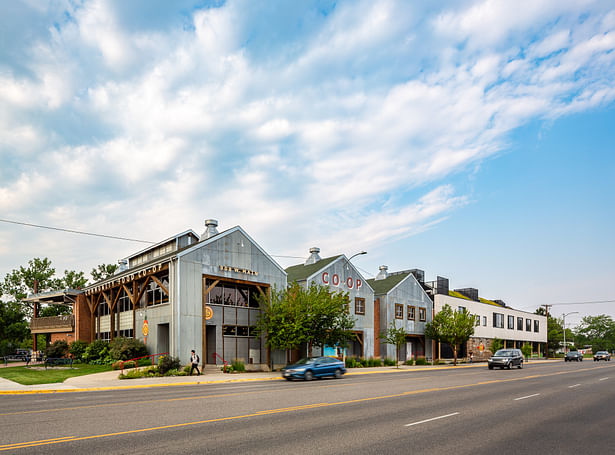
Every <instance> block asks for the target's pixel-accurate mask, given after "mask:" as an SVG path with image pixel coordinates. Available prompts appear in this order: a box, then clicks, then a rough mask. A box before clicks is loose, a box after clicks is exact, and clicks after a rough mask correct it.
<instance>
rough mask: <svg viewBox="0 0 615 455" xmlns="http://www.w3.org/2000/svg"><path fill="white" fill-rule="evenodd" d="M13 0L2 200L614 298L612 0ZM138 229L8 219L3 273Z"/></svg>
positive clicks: (72, 263)
mask: <svg viewBox="0 0 615 455" xmlns="http://www.w3.org/2000/svg"><path fill="white" fill-rule="evenodd" d="M0 13H1V14H0V21H1V24H2V25H1V26H0V42H1V43H2V45H1V46H0V160H1V161H0V163H1V165H0V218H3V219H9V220H16V221H24V222H30V223H36V224H46V225H52V226H59V227H66V228H71V229H78V230H84V231H91V232H99V233H104V234H109V235H118V236H125V237H131V238H142V239H146V240H154V241H157V240H161V239H163V238H166V237H168V236H170V235H172V234H174V233H177V232H181V231H183V230H185V229H188V228H192V229H194V230H195V231H197V233H199V234H200V233H201V232H202V230H203V220H204V219H205V218H216V219H218V220H219V221H220V228H222V229H224V228H228V227H232V226H234V225H238V224H239V225H242V226H243V227H244V228H245V229H246V230H247V231H248V232H250V234H251V235H252V236H253V237H254V238H255V239H256V240H257V241H259V242H260V243H261V244H262V246H263V247H264V248H265V249H267V251H269V252H270V253H271V254H274V255H288V256H307V255H308V253H307V251H308V249H309V247H311V246H319V247H320V248H321V254H322V255H323V256H328V255H333V254H338V253H345V254H347V255H348V256H350V255H351V254H353V253H354V252H357V251H360V250H367V251H368V255H365V256H362V257H359V258H357V259H355V261H356V264H357V265H358V266H359V267H360V268H361V269H363V270H365V271H367V272H370V273H372V274H375V273H376V272H377V270H378V266H379V265H381V264H386V265H388V266H389V267H390V269H391V270H398V269H406V268H420V269H424V270H425V272H426V275H427V278H428V279H432V278H434V277H435V276H436V275H442V276H446V277H448V278H449V279H450V282H451V287H454V288H460V287H476V288H478V289H479V290H480V293H481V295H483V296H484V297H487V298H501V299H503V300H504V301H506V302H507V303H509V304H510V305H511V306H514V307H517V308H524V309H530V310H533V309H534V308H535V307H536V306H537V305H540V304H544V303H555V302H574V301H594V300H613V299H615V293H614V291H613V289H612V284H611V283H612V282H613V281H614V280H613V278H614V276H615V266H614V265H613V257H614V256H615V254H614V253H615V247H614V242H613V241H612V238H611V237H612V232H613V231H614V224H615V223H614V215H613V205H614V204H613V195H614V193H615V184H614V183H613V182H615V157H614V154H613V146H612V144H613V143H614V142H613V138H614V137H613V136H614V135H615V133H614V132H613V130H614V128H613V125H614V120H615V118H614V116H615V106H614V103H613V99H614V98H615V84H614V83H613V82H614V81H613V75H614V74H615V72H614V69H615V52H613V50H614V49H615V4H613V3H612V2H603V1H584V2H578V1H521V2H505V1H473V2H463V3H461V2H445V1H439V2H429V3H428V4H427V3H426V4H425V5H422V4H421V5H415V4H412V3H411V2H405V1H394V0H390V1H382V2H371V1H363V2H361V1H359V2H346V1H341V2H333V1H302V2H269V1H268V2H255V1H247V0H246V1H228V2H221V1H220V2H218V1H215V2H203V1H201V2H188V1H183V2H164V1H159V2H145V1H143V2H120V1H116V2H101V1H82V2H76V1H59V0H58V1H53V2H48V3H47V2H37V1H33V0H32V1H22V2H5V3H3V4H2V5H1V6H0ZM139 249H141V245H139V244H130V243H127V242H119V241H111V240H102V239H95V238H90V237H79V236H74V235H68V234H60V233H56V232H50V231H41V230H35V229H32V228H25V227H18V226H14V225H9V224H6V223H0V275H1V276H4V275H5V274H6V273H7V272H9V271H10V270H12V269H13V268H16V267H18V266H19V265H23V264H25V263H26V262H27V260H28V259H30V258H32V257H35V256H47V257H49V258H50V259H52V260H53V262H54V264H55V265H56V267H57V269H58V270H64V269H78V270H86V271H88V270H90V269H91V268H92V267H93V266H95V265H96V264H99V263H101V262H106V263H108V262H115V261H116V260H117V259H119V258H121V257H123V256H126V255H128V254H130V253H131V252H133V251H136V250H139ZM296 261H298V260H292V259H284V258H280V263H281V264H282V265H284V266H287V265H291V264H292V263H294V262H296ZM366 276H368V277H369V274H368V273H366ZM613 308H615V306H614V305H613V304H602V305H583V306H557V307H554V309H555V313H556V314H561V313H563V312H564V311H566V312H568V311H580V312H581V313H582V314H599V313H608V314H612V315H615V310H613ZM579 317H580V315H579V316H571V318H570V319H569V320H571V321H572V322H574V321H575V320H578V319H579ZM575 318H576V319H575Z"/></svg>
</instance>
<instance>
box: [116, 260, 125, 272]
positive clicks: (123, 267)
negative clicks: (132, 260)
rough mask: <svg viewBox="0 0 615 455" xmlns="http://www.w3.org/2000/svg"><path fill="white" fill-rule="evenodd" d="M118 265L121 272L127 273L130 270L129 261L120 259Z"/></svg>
mask: <svg viewBox="0 0 615 455" xmlns="http://www.w3.org/2000/svg"><path fill="white" fill-rule="evenodd" d="M117 263H118V264H119V265H120V269H119V272H125V271H126V270H128V261H127V260H126V259H120V260H119V261H117Z"/></svg>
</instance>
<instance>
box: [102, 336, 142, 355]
mask: <svg viewBox="0 0 615 455" xmlns="http://www.w3.org/2000/svg"><path fill="white" fill-rule="evenodd" d="M143 355H147V347H146V346H145V344H144V343H143V342H142V341H141V340H138V339H136V338H124V337H117V338H114V339H113V340H112V341H111V342H110V343H109V356H110V357H111V358H112V359H113V360H128V359H134V358H135V357H141V356H143Z"/></svg>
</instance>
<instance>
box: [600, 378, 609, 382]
mask: <svg viewBox="0 0 615 455" xmlns="http://www.w3.org/2000/svg"><path fill="white" fill-rule="evenodd" d="M607 379H609V378H600V379H598V381H606V380H607Z"/></svg>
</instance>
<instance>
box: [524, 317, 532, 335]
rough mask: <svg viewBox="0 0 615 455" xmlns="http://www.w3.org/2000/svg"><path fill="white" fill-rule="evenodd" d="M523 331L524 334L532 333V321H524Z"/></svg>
mask: <svg viewBox="0 0 615 455" xmlns="http://www.w3.org/2000/svg"><path fill="white" fill-rule="evenodd" d="M525 331H526V332H531V331H532V320H531V319H526V320H525Z"/></svg>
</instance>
